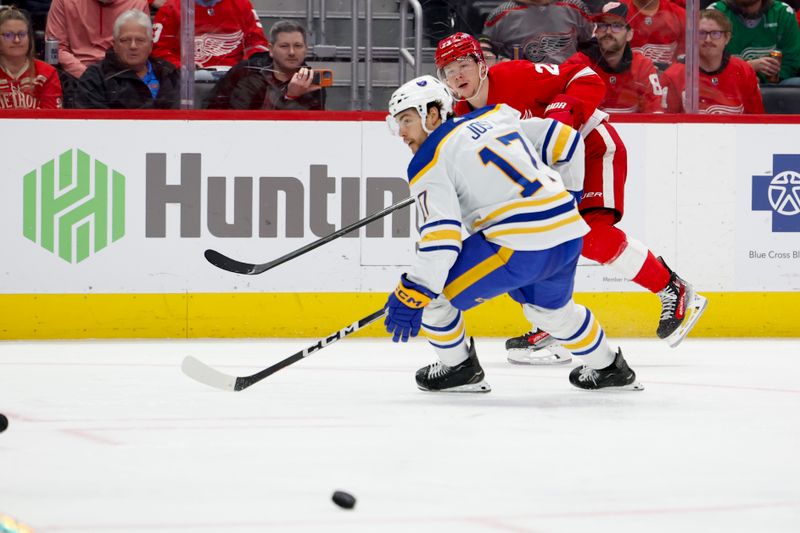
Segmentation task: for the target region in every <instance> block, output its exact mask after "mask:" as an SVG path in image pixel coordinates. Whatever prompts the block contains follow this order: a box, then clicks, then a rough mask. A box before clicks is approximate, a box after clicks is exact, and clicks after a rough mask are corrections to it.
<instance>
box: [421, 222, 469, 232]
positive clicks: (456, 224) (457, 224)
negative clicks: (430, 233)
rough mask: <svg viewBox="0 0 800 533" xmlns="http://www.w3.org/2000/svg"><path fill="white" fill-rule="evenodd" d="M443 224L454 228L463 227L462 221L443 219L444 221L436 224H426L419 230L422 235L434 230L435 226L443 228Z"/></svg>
mask: <svg viewBox="0 0 800 533" xmlns="http://www.w3.org/2000/svg"><path fill="white" fill-rule="evenodd" d="M442 224H450V225H453V226H458V227H459V228H460V227H461V221H460V220H450V219H447V218H445V219H442V220H437V221H435V222H428V223H427V224H424V225H423V226H422V227H421V228H419V232H420V233H422V232H423V231H425V230H426V229H428V228H432V227H434V226H441V225H442Z"/></svg>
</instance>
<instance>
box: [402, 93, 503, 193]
mask: <svg viewBox="0 0 800 533" xmlns="http://www.w3.org/2000/svg"><path fill="white" fill-rule="evenodd" d="M499 110H500V104H498V105H496V106H494V107H493V108H492V109H490V110H489V111H487V112H486V113H483V114H480V115H478V116H477V117H472V118H471V119H470V120H465V121H463V122H461V123H460V124H458V125H456V126H455V127H453V129H452V130H450V133H448V134H447V135H445V136H444V137H442V140H441V141H439V144H438V145H436V150H435V151H434V152H433V157H431V160H430V161H429V162H428V164H427V165H425V166H424V167H422V170H420V171H419V172H417V173H416V174H415V175H414V177H413V178H411V179H410V180H409V182H408V186H409V187H410V186H412V185H414V184H415V183H416V182H417V181H418V180H419V179H420V178H421V177H422V176H424V175H425V173H426V172H428V171H429V170H430V169H431V168H433V167H434V165H436V163H438V162H439V151H440V150H441V149H442V146H443V145H444V143H445V142H447V139H449V138H450V137H451V136H452V135H453V134H454V133H455V132H456V131H458V129H459V128H460V127H461V126H463V125H464V124H467V123H469V122H471V121H472V120H475V119H478V118H483V117H486V116H488V115H491V114H492V113H495V112H497V111H499Z"/></svg>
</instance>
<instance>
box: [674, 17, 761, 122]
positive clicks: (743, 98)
mask: <svg viewBox="0 0 800 533" xmlns="http://www.w3.org/2000/svg"><path fill="white" fill-rule="evenodd" d="M697 26H698V32H697V40H698V41H699V45H700V50H699V58H700V87H699V105H698V108H699V110H700V112H701V113H708V114H730V115H738V114H742V113H763V112H764V105H763V103H762V101H761V92H760V91H759V89H758V79H757V78H756V73H755V71H754V70H753V68H752V67H751V66H750V65H748V64H747V63H746V62H745V61H743V60H742V59H739V58H738V57H735V56H732V55H731V54H730V53H729V52H728V51H727V50H726V49H725V47H726V45H728V43H729V42H730V40H731V21H730V20H729V19H728V18H727V17H726V16H725V15H723V14H722V13H720V12H719V11H716V10H713V9H705V10H703V11H701V12H700V20H699V22H698V25H697ZM662 81H663V85H664V93H665V102H666V110H667V112H668V113H683V112H684V111H685V110H684V107H685V102H686V93H685V90H684V89H685V87H686V65H684V64H683V63H675V64H674V65H672V66H671V67H670V68H668V69H667V70H666V72H664V74H663V80H662Z"/></svg>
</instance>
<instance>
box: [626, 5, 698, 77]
mask: <svg viewBox="0 0 800 533" xmlns="http://www.w3.org/2000/svg"><path fill="white" fill-rule="evenodd" d="M622 1H623V2H625V4H627V6H628V24H630V26H631V28H632V29H633V39H631V48H633V50H634V51H636V52H639V53H641V54H642V55H644V56H645V57H647V58H648V59H650V61H652V62H653V63H654V64H655V65H656V68H658V69H659V70H662V71H663V70H665V69H666V68H667V67H669V66H670V65H671V64H672V63H674V62H675V61H676V60H677V59H678V56H680V55H683V54H685V53H686V10H685V9H683V8H682V7H681V6H679V5H678V4H676V3H674V2H672V1H671V0H622Z"/></svg>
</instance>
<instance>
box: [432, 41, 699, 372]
mask: <svg viewBox="0 0 800 533" xmlns="http://www.w3.org/2000/svg"><path fill="white" fill-rule="evenodd" d="M435 63H436V67H437V70H438V74H439V76H440V78H442V79H443V80H444V82H445V83H446V84H447V86H448V88H449V89H450V90H451V91H452V93H453V94H454V96H455V98H456V100H457V101H456V104H455V106H454V111H455V113H456V115H459V116H460V115H463V114H465V113H468V112H470V111H472V110H473V109H479V108H482V107H484V106H486V105H488V104H498V103H505V104H508V105H510V106H511V107H514V108H515V109H517V110H518V111H519V112H520V113H521V114H522V115H523V116H529V117H530V116H535V117H549V118H553V119H556V120H558V121H560V122H562V123H565V124H568V125H570V126H572V127H574V128H576V129H579V130H580V132H581V134H582V135H583V137H584V142H585V146H586V150H585V160H586V165H585V166H586V169H585V176H584V184H583V195H582V199H581V201H580V203H579V205H578V208H579V210H580V212H581V215H582V216H583V218H584V220H585V221H586V222H587V223H588V224H589V226H590V228H591V231H590V232H589V233H588V234H587V235H586V236H585V237H584V242H583V251H582V255H583V256H584V257H586V258H588V259H592V260H594V261H597V262H598V263H601V264H604V265H610V266H612V267H613V268H614V269H615V270H617V271H618V272H619V273H621V274H622V275H623V276H624V277H625V278H626V279H631V280H633V281H634V282H636V283H637V284H639V285H641V286H642V287H645V288H646V289H648V290H650V291H651V292H653V293H657V294H658V296H659V298H660V299H661V306H662V312H661V317H660V319H659V325H658V329H657V335H658V336H659V338H662V339H665V340H666V341H667V342H668V343H669V344H670V345H671V346H677V344H678V343H680V342H681V341H682V340H683V339H684V338H685V337H686V335H687V334H688V333H689V330H691V328H692V327H693V326H694V324H695V323H696V321H697V319H698V318H699V317H700V315H701V314H702V312H703V311H704V310H705V305H706V299H705V298H704V297H702V296H700V295H698V294H696V292H695V290H694V288H693V287H692V286H691V285H690V284H689V283H687V282H685V281H684V280H683V279H681V278H680V277H678V276H677V274H675V273H674V272H673V271H672V270H670V269H669V267H667V265H666V264H665V263H664V261H663V260H662V259H661V258H657V257H656V256H655V255H654V254H653V253H652V252H651V251H650V250H648V248H647V247H646V246H645V245H644V244H642V243H641V242H639V241H638V240H636V239H633V238H631V237H628V236H627V235H626V234H625V233H624V232H623V231H622V230H621V229H619V228H618V227H616V224H617V223H618V222H619V221H620V219H622V216H623V214H624V200H625V196H624V188H625V179H626V177H627V170H628V169H627V164H628V162H627V152H626V149H625V145H624V143H623V142H622V139H621V138H620V137H619V135H618V134H617V132H616V130H615V129H614V128H613V127H612V126H611V125H610V124H609V123H608V122H607V121H606V118H607V117H608V115H606V114H605V113H603V112H602V111H599V110H597V109H596V108H597V106H598V104H599V103H600V102H601V101H602V99H603V96H604V95H605V84H604V83H603V81H602V80H601V79H600V77H599V76H598V75H597V74H595V73H594V72H593V71H592V70H591V69H590V68H588V67H585V66H583V65H575V64H572V65H562V66H558V65H549V64H536V63H530V62H528V61H506V62H504V63H499V64H497V65H495V66H493V67H491V68H488V67H487V66H486V63H485V62H484V60H483V54H482V52H481V48H480V45H479V44H478V42H477V41H476V40H475V39H474V38H473V37H471V36H469V35H467V34H464V33H456V34H454V35H452V36H450V37H447V38H445V39H442V40H441V41H440V42H439V45H438V47H437V49H436V54H435ZM506 348H507V350H508V352H509V354H508V355H509V360H510V361H512V362H517V363H528V364H553V363H564V362H569V361H570V355H569V354H568V353H566V350H564V349H563V347H561V346H560V345H559V340H557V339H555V338H553V337H551V336H550V335H549V334H548V333H547V332H544V331H541V330H535V331H532V332H530V333H528V334H525V335H522V336H520V337H516V338H514V339H509V341H508V342H507V343H506ZM544 348H548V351H549V352H550V353H549V354H545V353H543V352H542V350H543V349H544ZM537 352H538V353H537Z"/></svg>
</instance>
